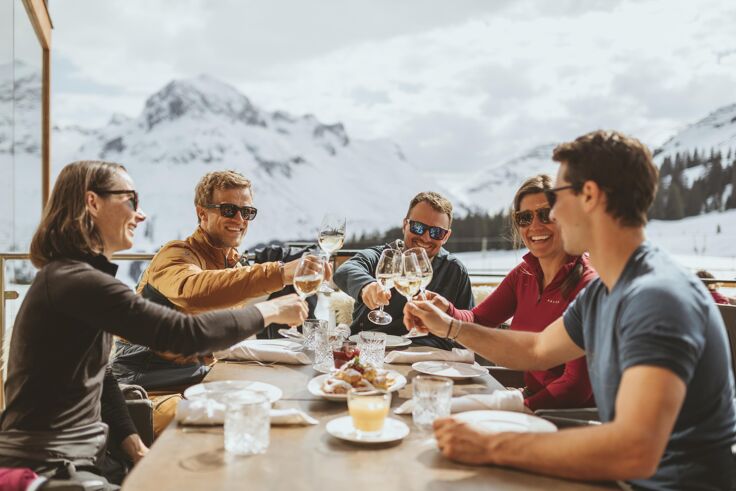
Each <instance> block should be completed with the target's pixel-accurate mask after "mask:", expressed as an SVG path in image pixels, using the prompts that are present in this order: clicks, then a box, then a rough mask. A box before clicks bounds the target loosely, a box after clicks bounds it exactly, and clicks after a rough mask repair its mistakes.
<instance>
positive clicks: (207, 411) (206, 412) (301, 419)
mask: <svg viewBox="0 0 736 491" xmlns="http://www.w3.org/2000/svg"><path fill="white" fill-rule="evenodd" d="M176 421H177V422H179V423H181V424H184V425H221V424H223V423H224V422H225V405H224V404H223V403H221V402H218V401H215V400H212V399H194V400H187V399H182V400H181V401H179V404H178V405H177V407H176ZM271 424H272V425H316V424H319V421H317V420H316V419H314V418H313V417H312V416H310V415H308V414H307V413H305V412H304V411H300V410H299V409H294V408H290V409H271Z"/></svg>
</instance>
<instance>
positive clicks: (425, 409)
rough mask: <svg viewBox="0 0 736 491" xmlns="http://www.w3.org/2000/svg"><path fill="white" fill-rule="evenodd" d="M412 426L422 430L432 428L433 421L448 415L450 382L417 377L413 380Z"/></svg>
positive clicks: (445, 379)
mask: <svg viewBox="0 0 736 491" xmlns="http://www.w3.org/2000/svg"><path fill="white" fill-rule="evenodd" d="M413 387H414V395H413V398H412V399H413V400H414V409H413V410H412V417H413V418H414V425H415V426H417V427H418V428H420V429H423V430H429V429H431V428H432V423H433V422H434V420H435V419H438V418H445V417H447V416H449V415H450V405H451V403H452V380H450V379H449V378H445V377H435V376H427V375H418V376H417V377H415V378H414V382H413Z"/></svg>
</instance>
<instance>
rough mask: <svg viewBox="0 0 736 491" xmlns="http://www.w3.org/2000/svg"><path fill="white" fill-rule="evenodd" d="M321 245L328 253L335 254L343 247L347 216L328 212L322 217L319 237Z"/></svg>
mask: <svg viewBox="0 0 736 491" xmlns="http://www.w3.org/2000/svg"><path fill="white" fill-rule="evenodd" d="M317 240H318V241H319V246H320V247H321V248H322V250H323V251H325V252H326V253H327V254H330V255H332V254H334V253H335V252H337V251H339V250H340V249H342V246H343V244H344V243H345V217H344V216H343V215H336V214H334V213H327V214H326V215H325V216H324V218H322V224H321V225H320V226H319V236H318V237H317Z"/></svg>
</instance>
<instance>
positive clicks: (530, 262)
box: [523, 252, 585, 290]
mask: <svg viewBox="0 0 736 491" xmlns="http://www.w3.org/2000/svg"><path fill="white" fill-rule="evenodd" d="M523 260H524V263H525V264H526V265H527V269H529V270H530V271H531V273H532V274H533V275H534V276H535V277H536V278H539V279H541V278H543V277H544V273H543V272H542V266H541V265H540V264H539V259H538V258H537V257H536V256H535V255H533V254H532V253H531V252H527V253H526V254H524V257H523ZM578 262H581V263H582V264H583V265H585V259H584V258H583V257H582V256H571V255H569V254H568V255H567V256H565V264H563V265H562V267H561V268H560V270H559V271H557V274H555V277H554V278H553V279H552V282H551V283H550V284H549V285H547V288H545V290H548V289H549V290H552V289H555V288H558V287H559V286H560V285H562V282H563V281H565V278H567V275H568V274H569V273H570V271H572V269H573V268H574V267H575V265H576V264H577V263H578Z"/></svg>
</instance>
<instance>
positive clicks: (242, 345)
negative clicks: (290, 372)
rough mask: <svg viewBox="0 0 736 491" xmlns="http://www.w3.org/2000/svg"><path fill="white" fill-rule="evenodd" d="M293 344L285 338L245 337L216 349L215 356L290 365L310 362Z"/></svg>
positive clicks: (295, 344) (225, 358)
mask: <svg viewBox="0 0 736 491" xmlns="http://www.w3.org/2000/svg"><path fill="white" fill-rule="evenodd" d="M295 346H298V343H294V342H293V341H289V340H287V339H247V340H245V341H241V342H239V343H238V344H236V345H234V346H231V347H230V348H228V349H226V350H223V351H218V352H217V353H215V356H216V357H217V358H219V359H221V360H255V361H261V362H267V363H271V362H276V363H286V364H290V365H309V364H310V363H312V361H311V360H310V359H309V356H307V354H306V353H304V352H303V351H300V350H299V349H296V348H295Z"/></svg>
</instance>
